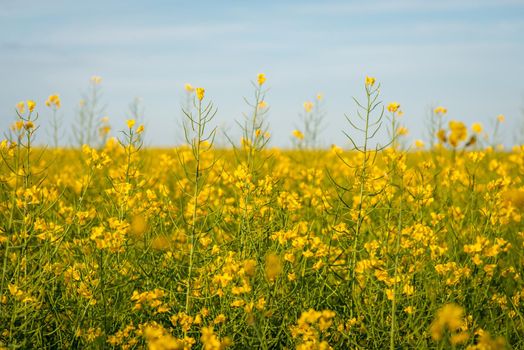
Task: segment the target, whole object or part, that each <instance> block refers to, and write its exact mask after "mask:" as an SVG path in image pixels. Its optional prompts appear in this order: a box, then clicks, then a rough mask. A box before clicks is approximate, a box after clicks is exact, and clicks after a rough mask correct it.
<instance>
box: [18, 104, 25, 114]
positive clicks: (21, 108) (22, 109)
mask: <svg viewBox="0 0 524 350" xmlns="http://www.w3.org/2000/svg"><path fill="white" fill-rule="evenodd" d="M16 109H17V111H18V113H19V114H24V113H25V102H24V101H20V102H18V103H17V104H16Z"/></svg>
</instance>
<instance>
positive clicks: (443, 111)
mask: <svg viewBox="0 0 524 350" xmlns="http://www.w3.org/2000/svg"><path fill="white" fill-rule="evenodd" d="M433 112H434V113H435V114H438V115H444V114H446V113H448V109H447V108H444V107H442V106H438V107H437V108H435V109H434V110H433Z"/></svg>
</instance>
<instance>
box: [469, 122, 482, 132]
mask: <svg viewBox="0 0 524 350" xmlns="http://www.w3.org/2000/svg"><path fill="white" fill-rule="evenodd" d="M471 130H473V132H474V133H477V134H480V133H481V132H482V124H480V123H473V124H472V125H471Z"/></svg>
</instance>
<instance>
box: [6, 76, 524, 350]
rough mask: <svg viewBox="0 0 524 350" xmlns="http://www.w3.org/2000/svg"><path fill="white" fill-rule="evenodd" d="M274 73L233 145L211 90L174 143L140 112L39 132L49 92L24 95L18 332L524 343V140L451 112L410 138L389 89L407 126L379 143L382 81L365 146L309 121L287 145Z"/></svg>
mask: <svg viewBox="0 0 524 350" xmlns="http://www.w3.org/2000/svg"><path fill="white" fill-rule="evenodd" d="M368 79H371V78H368ZM95 84H96V83H95ZM263 84H264V81H263V80H262V81H261V78H260V77H259V79H258V86H257V88H256V89H257V93H256V96H257V97H256V101H255V102H254V103H253V106H254V110H253V113H252V114H251V117H252V119H248V122H246V123H245V126H244V129H243V132H244V137H243V141H242V142H241V143H240V145H237V146H235V147H234V148H233V147H231V148H229V149H217V148H215V147H214V146H213V139H214V129H212V128H211V127H210V126H209V125H210V123H212V113H213V106H212V105H208V104H207V102H206V101H207V97H205V95H204V94H205V92H204V90H198V89H197V91H196V94H195V95H194V99H193V100H194V104H192V106H190V107H191V108H190V109H191V110H190V111H189V110H186V112H188V115H187V117H188V118H187V123H186V125H185V131H186V138H187V140H188V146H181V147H177V148H174V149H149V148H142V147H141V145H142V140H141V137H142V133H143V127H142V126H140V125H138V124H139V123H135V121H134V120H129V121H128V123H127V125H126V126H124V127H122V128H121V129H124V130H125V133H124V134H121V136H120V142H117V141H115V140H114V139H110V140H109V141H108V142H105V143H104V145H103V146H101V147H90V146H87V145H85V146H83V147H82V148H81V149H80V148H73V149H56V148H49V149H44V148H42V147H38V148H34V147H32V146H31V142H32V140H33V138H34V137H35V135H36V134H37V133H38V132H39V131H38V129H37V126H38V123H39V122H40V121H41V120H38V121H34V116H35V115H36V111H37V110H38V106H36V107H35V106H31V104H25V105H20V106H19V112H20V116H19V120H18V124H15V125H14V126H13V129H12V133H11V136H10V137H9V138H8V139H7V140H5V141H3V142H2V143H1V155H2V159H3V161H2V162H1V165H0V258H1V260H0V264H1V274H2V277H1V280H0V281H1V282H0V283H1V284H0V348H1V347H2V346H3V348H9V349H11V348H13V349H15V348H24V349H25V348H93V349H99V348H123V349H134V348H149V349H190V348H196V349H200V348H204V349H222V348H226V347H231V348H235V349H258V348H260V349H280V348H287V349H294V348H296V349H330V348H334V349H386V348H391V349H424V348H435V349H448V348H457V349H459V348H468V349H504V348H515V349H519V348H520V349H521V348H524V340H523V339H524V319H523V314H524V307H523V305H524V288H523V285H524V283H523V281H522V273H523V262H524V261H523V254H522V252H523V247H524V233H523V231H524V228H523V221H522V217H521V215H522V208H524V184H523V182H522V179H523V175H524V147H515V148H514V149H513V150H512V151H511V152H503V151H496V150H495V149H496V147H487V144H485V145H481V144H480V137H479V140H477V138H474V137H473V136H474V135H475V133H480V132H481V131H482V130H479V128H480V129H481V127H480V126H479V125H477V126H474V128H473V129H474V130H473V131H470V130H469V129H468V128H467V127H466V126H465V125H464V124H462V123H460V122H458V121H452V122H449V121H447V120H446V121H445V122H444V121H443V122H442V123H440V122H439V123H437V124H438V125H437V124H435V131H436V138H435V145H434V147H431V148H429V149H428V148H426V149H422V145H419V146H420V147H421V148H420V149H418V150H410V149H406V148H405V147H403V146H402V139H401V137H402V135H403V134H404V133H405V131H403V129H402V126H401V125H400V124H397V122H396V120H398V119H397V118H398V112H399V106H396V105H395V104H389V105H387V108H386V114H385V116H383V118H384V120H389V121H390V124H391V128H392V130H393V133H392V134H393V135H395V136H394V137H392V140H391V143H390V144H389V145H388V146H387V147H383V148H380V149H378V150H375V145H374V144H373V143H372V136H373V135H372V132H373V129H371V128H368V127H371V126H372V125H375V124H376V123H377V120H380V118H381V116H380V115H381V113H380V107H377V109H373V106H374V103H378V102H377V101H378V100H376V99H375V100H374V98H375V97H377V96H378V91H377V90H376V89H375V87H374V86H375V82H374V80H373V81H371V80H369V81H368V80H367V81H366V96H367V98H368V101H367V102H366V101H364V102H363V103H362V104H363V111H364V113H362V117H363V119H362V120H360V119H356V120H352V123H355V124H357V123H360V124H357V125H355V126H358V127H359V128H360V129H361V130H360V131H359V132H362V138H361V139H363V140H364V142H363V143H361V144H360V143H358V142H356V141H355V143H356V144H355V146H357V147H356V149H353V150H343V149H342V148H340V147H336V146H334V147H332V148H331V149H328V150H318V149H315V148H312V147H306V146H304V142H305V141H307V139H308V137H309V136H308V134H307V133H306V132H302V131H299V130H296V132H295V138H296V142H297V147H296V148H295V149H293V150H279V149H274V148H270V147H269V146H268V144H267V139H268V138H269V137H270V135H269V134H267V129H266V128H265V127H264V126H263V125H262V124H261V120H262V119H257V118H260V117H261V116H260V115H258V114H257V113H260V110H261V109H263V108H264V107H265V106H261V102H264V98H263V91H262V85H263ZM188 91H189V88H188ZM191 93H192V91H191ZM191 96H193V95H191ZM58 101H59V100H58ZM49 105H54V106H55V108H59V102H58V104H56V99H55V100H50V102H49ZM22 107H23V108H22ZM310 107H311V108H310ZM305 111H306V113H313V112H314V109H313V108H312V106H309V105H305ZM377 111H378V114H377ZM435 113H436V114H435V115H436V117H437V118H442V120H444V118H445V111H444V110H443V109H442V110H437V111H436V112H435ZM32 116H33V117H32ZM386 118H390V119H386ZM499 119H500V120H499V122H502V118H499ZM249 121H252V123H250V122H249ZM361 122H364V123H363V124H362V123H361ZM448 122H449V123H448ZM374 123H375V124H374ZM376 125H377V126H378V125H379V124H376ZM448 125H449V127H448ZM497 125H498V124H497ZM348 127H349V128H350V126H348ZM475 129H476V130H475ZM146 132H147V130H146ZM368 140H369V143H368ZM353 148H354V147H353Z"/></svg>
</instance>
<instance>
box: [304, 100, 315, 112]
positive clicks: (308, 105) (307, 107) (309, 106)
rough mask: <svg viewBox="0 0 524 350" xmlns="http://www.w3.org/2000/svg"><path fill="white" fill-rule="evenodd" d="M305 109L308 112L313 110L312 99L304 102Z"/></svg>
mask: <svg viewBox="0 0 524 350" xmlns="http://www.w3.org/2000/svg"><path fill="white" fill-rule="evenodd" d="M304 110H305V111H306V113H309V112H311V111H312V110H313V102H311V101H306V102H304Z"/></svg>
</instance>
